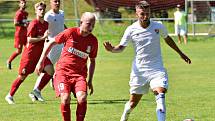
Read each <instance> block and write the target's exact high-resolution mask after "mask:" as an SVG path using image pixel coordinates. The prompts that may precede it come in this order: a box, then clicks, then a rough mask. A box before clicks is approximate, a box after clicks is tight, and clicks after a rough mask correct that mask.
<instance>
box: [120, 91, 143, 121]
mask: <svg viewBox="0 0 215 121" xmlns="http://www.w3.org/2000/svg"><path fill="white" fill-rule="evenodd" d="M141 97H142V94H131V95H130V99H129V101H128V102H127V103H126V104H125V107H124V111H123V113H122V116H121V119H120V121H127V120H128V117H129V114H130V113H131V111H132V110H133V109H134V108H135V107H136V105H137V104H138V103H139V101H140V99H141Z"/></svg>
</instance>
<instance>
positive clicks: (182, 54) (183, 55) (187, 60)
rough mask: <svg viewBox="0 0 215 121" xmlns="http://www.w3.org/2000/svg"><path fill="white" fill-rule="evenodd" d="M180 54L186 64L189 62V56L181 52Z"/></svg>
mask: <svg viewBox="0 0 215 121" xmlns="http://www.w3.org/2000/svg"><path fill="white" fill-rule="evenodd" d="M180 56H181V58H182V59H183V60H184V61H185V62H187V63H188V64H191V60H190V58H188V57H187V56H186V55H185V54H184V53H181V54H180Z"/></svg>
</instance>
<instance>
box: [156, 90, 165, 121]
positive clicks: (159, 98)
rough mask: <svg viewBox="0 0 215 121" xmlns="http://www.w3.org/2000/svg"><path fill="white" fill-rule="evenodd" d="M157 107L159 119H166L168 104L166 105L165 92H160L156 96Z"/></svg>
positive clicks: (163, 120)
mask: <svg viewBox="0 0 215 121" xmlns="http://www.w3.org/2000/svg"><path fill="white" fill-rule="evenodd" d="M155 98H156V103H157V108H156V113H157V119H158V121H165V119H166V106H165V93H159V94H158V95H156V96H155Z"/></svg>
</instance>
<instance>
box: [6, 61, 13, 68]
mask: <svg viewBox="0 0 215 121" xmlns="http://www.w3.org/2000/svg"><path fill="white" fill-rule="evenodd" d="M7 68H8V69H9V70H11V69H12V67H11V62H8V63H7Z"/></svg>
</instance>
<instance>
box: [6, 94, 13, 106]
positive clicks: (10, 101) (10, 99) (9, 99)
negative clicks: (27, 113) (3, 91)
mask: <svg viewBox="0 0 215 121" xmlns="http://www.w3.org/2000/svg"><path fill="white" fill-rule="evenodd" d="M5 100H6V101H7V102H8V104H10V105H11V104H15V102H14V100H13V97H12V96H9V95H7V96H6V97H5Z"/></svg>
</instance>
